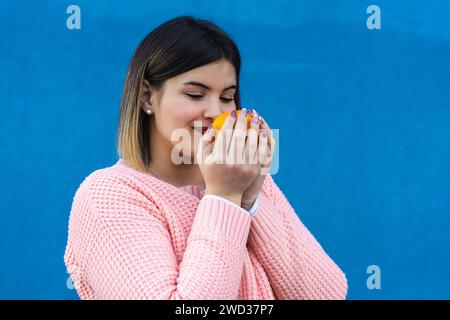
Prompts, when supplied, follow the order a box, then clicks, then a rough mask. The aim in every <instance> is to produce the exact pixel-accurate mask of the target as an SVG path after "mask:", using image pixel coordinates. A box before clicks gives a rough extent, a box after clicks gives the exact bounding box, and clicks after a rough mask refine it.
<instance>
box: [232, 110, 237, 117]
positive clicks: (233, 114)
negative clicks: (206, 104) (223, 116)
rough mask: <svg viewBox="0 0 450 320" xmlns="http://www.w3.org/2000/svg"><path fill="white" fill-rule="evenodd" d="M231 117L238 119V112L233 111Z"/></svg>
mask: <svg viewBox="0 0 450 320" xmlns="http://www.w3.org/2000/svg"><path fill="white" fill-rule="evenodd" d="M231 116H232V117H233V118H236V110H233V111H231Z"/></svg>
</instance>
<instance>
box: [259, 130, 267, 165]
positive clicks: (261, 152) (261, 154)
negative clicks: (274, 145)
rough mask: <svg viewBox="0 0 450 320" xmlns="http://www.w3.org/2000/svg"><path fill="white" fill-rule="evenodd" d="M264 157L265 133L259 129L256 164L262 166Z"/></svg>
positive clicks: (265, 152)
mask: <svg viewBox="0 0 450 320" xmlns="http://www.w3.org/2000/svg"><path fill="white" fill-rule="evenodd" d="M266 155H267V131H266V129H261V131H260V134H259V145H258V162H259V163H261V164H263V162H264V161H265V158H266Z"/></svg>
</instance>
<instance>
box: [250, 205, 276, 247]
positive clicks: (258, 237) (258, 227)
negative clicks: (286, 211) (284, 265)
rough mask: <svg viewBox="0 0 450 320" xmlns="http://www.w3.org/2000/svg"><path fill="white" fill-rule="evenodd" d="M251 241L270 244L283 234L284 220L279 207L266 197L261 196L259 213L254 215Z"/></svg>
mask: <svg viewBox="0 0 450 320" xmlns="http://www.w3.org/2000/svg"><path fill="white" fill-rule="evenodd" d="M251 225H252V226H251V230H250V233H249V236H248V240H249V241H250V242H256V243H257V244H258V245H264V246H266V245H268V244H270V242H271V241H274V240H276V239H278V238H279V237H280V235H281V234H282V232H283V230H282V220H281V215H280V214H279V212H278V211H277V208H276V207H275V206H274V205H273V204H272V202H270V200H269V199H267V198H266V197H260V199H259V206H258V210H257V214H255V216H254V217H252V223H251Z"/></svg>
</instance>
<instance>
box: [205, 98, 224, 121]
mask: <svg viewBox="0 0 450 320" xmlns="http://www.w3.org/2000/svg"><path fill="white" fill-rule="evenodd" d="M223 112H224V110H222V108H221V106H220V103H217V102H212V103H211V104H209V106H208V108H207V109H206V110H205V113H204V116H205V118H207V119H211V121H213V120H214V119H215V118H217V117H218V116H219V115H221V114H222V113H223Z"/></svg>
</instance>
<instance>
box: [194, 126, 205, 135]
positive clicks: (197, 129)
mask: <svg viewBox="0 0 450 320" xmlns="http://www.w3.org/2000/svg"><path fill="white" fill-rule="evenodd" d="M192 129H194V130H195V131H197V132H200V133H201V134H204V133H205V132H206V130H208V127H192Z"/></svg>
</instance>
